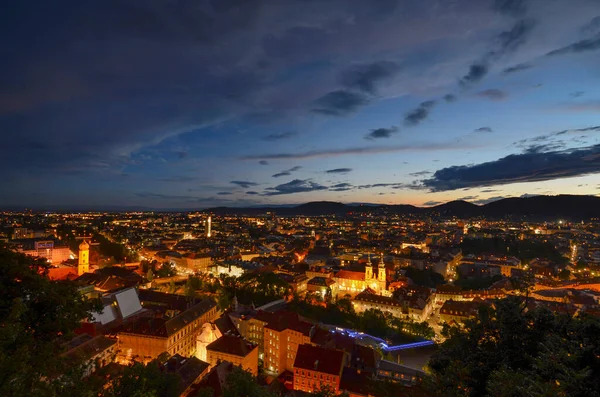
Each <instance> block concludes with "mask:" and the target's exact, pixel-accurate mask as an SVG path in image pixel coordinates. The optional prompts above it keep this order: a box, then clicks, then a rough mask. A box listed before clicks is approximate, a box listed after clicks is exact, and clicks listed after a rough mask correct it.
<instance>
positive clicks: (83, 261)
mask: <svg viewBox="0 0 600 397" xmlns="http://www.w3.org/2000/svg"><path fill="white" fill-rule="evenodd" d="M89 271H90V245H89V244H88V243H87V241H85V240H83V241H82V242H81V244H79V262H78V265H77V274H78V275H79V276H81V275H82V274H84V273H88V272H89Z"/></svg>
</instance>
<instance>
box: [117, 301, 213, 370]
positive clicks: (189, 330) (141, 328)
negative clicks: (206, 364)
mask: <svg viewBox="0 0 600 397" xmlns="http://www.w3.org/2000/svg"><path fill="white" fill-rule="evenodd" d="M219 314H220V312H219V310H218V308H217V305H216V303H215V302H214V301H213V300H211V299H205V300H203V301H202V302H200V303H198V304H196V305H194V306H192V307H191V308H189V309H187V310H185V311H184V312H182V313H181V314H179V315H177V316H175V317H173V318H171V319H167V318H143V317H142V318H138V319H137V320H136V321H134V322H132V323H130V324H128V325H126V326H123V328H122V329H121V331H120V332H119V333H118V336H117V338H118V341H119V356H118V357H117V361H119V362H120V363H128V362H130V361H131V360H133V359H134V358H136V359H137V360H139V361H143V362H148V361H151V360H152V359H155V358H156V357H158V356H159V355H160V354H161V353H164V352H167V353H169V355H171V356H172V355H175V354H180V355H182V356H184V357H191V356H192V355H194V352H195V351H196V339H197V336H198V334H199V333H200V332H201V330H202V325H203V324H204V323H207V322H211V321H213V320H215V319H216V318H217V317H218V316H219Z"/></svg>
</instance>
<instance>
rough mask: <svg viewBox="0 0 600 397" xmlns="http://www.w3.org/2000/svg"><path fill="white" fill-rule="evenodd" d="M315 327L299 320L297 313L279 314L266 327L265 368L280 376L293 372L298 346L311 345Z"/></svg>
mask: <svg viewBox="0 0 600 397" xmlns="http://www.w3.org/2000/svg"><path fill="white" fill-rule="evenodd" d="M314 332H315V326H314V325H313V324H311V323H308V322H306V321H302V320H300V319H299V318H298V315H297V314H296V313H291V312H283V311H282V312H277V313H275V318H274V319H273V320H272V321H270V322H269V323H268V324H267V325H266V326H265V327H264V362H265V368H266V369H268V370H269V371H271V372H274V373H277V374H280V373H282V372H283V371H285V370H288V371H292V370H293V366H294V360H295V359H296V352H297V351H298V346H299V345H302V344H305V343H310V342H311V338H312V336H313V335H314Z"/></svg>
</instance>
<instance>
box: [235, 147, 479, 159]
mask: <svg viewBox="0 0 600 397" xmlns="http://www.w3.org/2000/svg"><path fill="white" fill-rule="evenodd" d="M465 147H470V148H474V147H475V146H464V144H463V145H462V146H461V147H460V148H461V149H464V148H465ZM455 149H457V146H456V145H455V144H453V143H428V144H420V145H400V146H379V147H355V148H347V149H329V150H313V151H308V152H301V153H265V154H253V155H248V156H243V157H241V158H240V159H241V160H260V159H266V160H289V159H310V158H319V157H333V156H349V155H369V154H381V153H397V152H410V151H415V152H418V151H437V150H440V151H443V150H455Z"/></svg>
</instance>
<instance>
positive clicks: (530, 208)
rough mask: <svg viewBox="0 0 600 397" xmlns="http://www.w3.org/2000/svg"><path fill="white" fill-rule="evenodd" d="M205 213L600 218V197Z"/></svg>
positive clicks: (324, 205) (317, 204) (314, 204)
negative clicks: (428, 205)
mask: <svg viewBox="0 0 600 397" xmlns="http://www.w3.org/2000/svg"><path fill="white" fill-rule="evenodd" d="M202 212H206V213H213V214H216V215H260V214H265V213H267V212H272V213H275V214H276V215H279V216H301V215H305V216H319V215H347V214H350V213H365V214H366V213H372V214H385V213H387V214H405V215H409V214H415V215H417V214H420V215H431V216H442V217H452V216H455V217H463V218H474V217H478V216H481V217H488V218H505V217H528V218H553V219H558V218H565V219H589V218H596V217H598V218H600V197H596V196H583V195H558V196H532V197H523V198H505V199H500V200H498V201H494V202H491V203H488V204H484V205H477V204H473V203H469V202H467V201H462V200H456V201H450V202H447V203H444V204H439V205H436V206H433V207H416V206H413V205H407V204H396V205H385V204H382V205H376V204H361V205H349V204H343V203H338V202H332V201H313V202H309V203H305V204H300V205H297V206H293V207H268V206H265V207H252V208H233V207H215V208H208V209H205V210H203V211H202Z"/></svg>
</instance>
